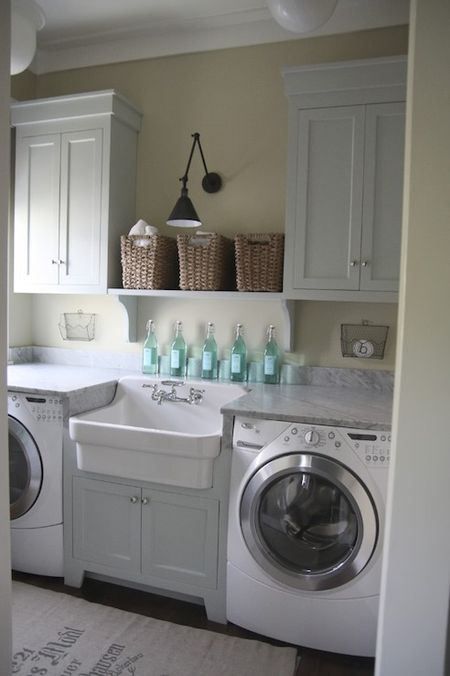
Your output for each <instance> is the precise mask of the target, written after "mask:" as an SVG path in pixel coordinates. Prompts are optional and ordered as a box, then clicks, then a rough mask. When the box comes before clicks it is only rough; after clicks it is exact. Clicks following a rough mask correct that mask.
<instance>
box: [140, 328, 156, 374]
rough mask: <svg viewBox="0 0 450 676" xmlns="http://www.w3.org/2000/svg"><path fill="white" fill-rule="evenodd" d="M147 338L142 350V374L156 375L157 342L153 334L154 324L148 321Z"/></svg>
mask: <svg viewBox="0 0 450 676" xmlns="http://www.w3.org/2000/svg"><path fill="white" fill-rule="evenodd" d="M145 328H146V330H147V337H146V339H145V342H144V347H143V350H142V373H147V374H149V375H156V374H157V373H158V341H157V339H156V334H155V322H154V321H153V320H152V319H149V320H148V322H147V325H146V327H145Z"/></svg>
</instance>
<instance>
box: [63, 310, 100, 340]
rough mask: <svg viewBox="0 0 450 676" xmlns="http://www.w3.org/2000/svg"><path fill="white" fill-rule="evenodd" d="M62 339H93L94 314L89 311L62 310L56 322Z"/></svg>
mask: <svg viewBox="0 0 450 676" xmlns="http://www.w3.org/2000/svg"><path fill="white" fill-rule="evenodd" d="M58 326H59V332H60V334H61V338H62V339H63V340H94V338H95V314H91V313H89V312H83V310H78V312H64V313H63V314H62V315H61V319H60V322H59V324H58Z"/></svg>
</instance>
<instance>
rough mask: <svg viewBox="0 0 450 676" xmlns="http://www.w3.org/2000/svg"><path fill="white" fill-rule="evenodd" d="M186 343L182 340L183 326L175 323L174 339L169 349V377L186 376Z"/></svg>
mask: <svg viewBox="0 0 450 676" xmlns="http://www.w3.org/2000/svg"><path fill="white" fill-rule="evenodd" d="M186 352H187V349H186V341H185V340H184V338H183V324H182V322H180V321H177V323H176V327H175V339H174V341H173V343H172V345H171V348H170V375H171V376H175V377H176V378H184V377H185V374H186Z"/></svg>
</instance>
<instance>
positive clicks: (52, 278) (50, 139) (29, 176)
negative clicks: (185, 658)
mask: <svg viewBox="0 0 450 676" xmlns="http://www.w3.org/2000/svg"><path fill="white" fill-rule="evenodd" d="M59 174H60V135H59V134H48V135H39V136H26V137H20V136H18V138H17V143H16V180H15V212H14V290H15V291H29V290H30V289H31V287H32V286H33V285H35V284H36V285H38V284H49V285H57V284H58V268H59V265H58V258H59V248H58V247H59V242H58V232H59V230H58V226H59Z"/></svg>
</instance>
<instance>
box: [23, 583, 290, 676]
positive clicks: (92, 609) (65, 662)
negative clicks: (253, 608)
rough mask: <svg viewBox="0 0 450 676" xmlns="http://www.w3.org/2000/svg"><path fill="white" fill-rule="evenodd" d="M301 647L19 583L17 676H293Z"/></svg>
mask: <svg viewBox="0 0 450 676" xmlns="http://www.w3.org/2000/svg"><path fill="white" fill-rule="evenodd" d="M295 664H296V650H295V649H293V648H277V647H274V646H271V645H268V644H267V643H262V642H261V641H250V640H247V639H241V638H235V637H232V636H224V635H222V634H216V633H214V632H211V631H205V630H203V629H193V628H191V627H185V626H181V625H177V624H172V623H170V622H162V621H160V620H154V619H152V618H149V617H144V616H142V615H136V614H135V613H128V612H125V611H123V610H117V609H116V608H109V607H107V606H101V605H99V604H97V603H90V602H88V601H84V600H83V599H79V598H75V597H73V596H69V595H67V594H61V593H58V592H53V591H48V590H46V589H41V588H39V587H34V586H32V585H29V584H24V583H22V582H16V581H14V582H13V667H12V673H13V674H14V675H16V674H18V675H19V676H255V674H257V675H258V676H292V675H293V674H294V670H295Z"/></svg>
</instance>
